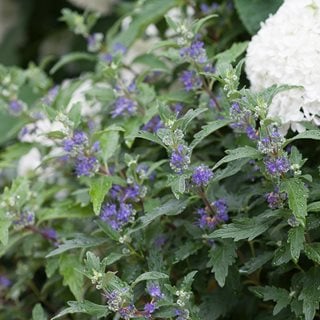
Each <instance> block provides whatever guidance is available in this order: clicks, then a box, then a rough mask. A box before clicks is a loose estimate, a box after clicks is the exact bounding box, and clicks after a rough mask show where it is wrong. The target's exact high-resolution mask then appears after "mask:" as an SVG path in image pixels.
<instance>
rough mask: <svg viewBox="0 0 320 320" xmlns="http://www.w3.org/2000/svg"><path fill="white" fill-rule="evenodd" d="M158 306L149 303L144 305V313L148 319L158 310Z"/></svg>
mask: <svg viewBox="0 0 320 320" xmlns="http://www.w3.org/2000/svg"><path fill="white" fill-rule="evenodd" d="M156 308H157V307H156V304H155V303H154V302H148V303H146V304H145V305H144V312H145V315H146V316H147V317H150V316H151V314H152V313H154V312H155V310H156Z"/></svg>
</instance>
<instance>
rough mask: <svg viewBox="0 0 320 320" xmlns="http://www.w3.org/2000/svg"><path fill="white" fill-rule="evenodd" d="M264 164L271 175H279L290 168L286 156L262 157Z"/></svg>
mask: <svg viewBox="0 0 320 320" xmlns="http://www.w3.org/2000/svg"><path fill="white" fill-rule="evenodd" d="M264 164H265V166H266V169H267V172H268V173H269V174H270V175H271V176H280V175H281V174H283V173H285V172H287V171H289V169H290V162H289V159H288V158H287V157H286V156H282V157H278V158H271V157H267V158H265V159H264Z"/></svg>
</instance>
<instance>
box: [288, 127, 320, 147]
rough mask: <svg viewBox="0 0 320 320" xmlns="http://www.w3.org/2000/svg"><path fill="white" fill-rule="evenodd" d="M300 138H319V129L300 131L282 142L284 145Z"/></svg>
mask: <svg viewBox="0 0 320 320" xmlns="http://www.w3.org/2000/svg"><path fill="white" fill-rule="evenodd" d="M301 139H311V140H320V130H308V131H304V132H301V133H299V134H297V135H296V136H294V137H293V138H291V139H288V140H286V142H285V143H284V146H286V145H288V144H289V143H291V142H293V141H295V140H301Z"/></svg>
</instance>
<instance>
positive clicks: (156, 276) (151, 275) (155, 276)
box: [131, 271, 169, 287]
mask: <svg viewBox="0 0 320 320" xmlns="http://www.w3.org/2000/svg"><path fill="white" fill-rule="evenodd" d="M160 279H169V276H168V275H167V274H165V273H162V272H157V271H150V272H145V273H143V274H141V275H140V276H139V277H138V278H137V279H136V280H135V281H134V282H133V283H132V285H131V286H132V287H133V286H135V285H136V284H137V283H139V282H141V281H148V280H160Z"/></svg>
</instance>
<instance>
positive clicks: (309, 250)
mask: <svg viewBox="0 0 320 320" xmlns="http://www.w3.org/2000/svg"><path fill="white" fill-rule="evenodd" d="M304 253H305V254H306V256H307V257H308V258H309V259H310V260H312V261H314V262H315V263H317V264H320V243H319V242H314V243H305V244H304Z"/></svg>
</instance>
